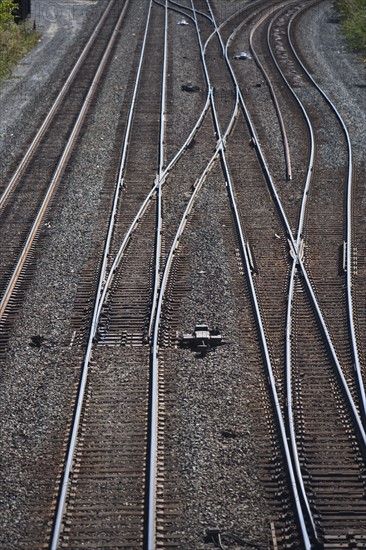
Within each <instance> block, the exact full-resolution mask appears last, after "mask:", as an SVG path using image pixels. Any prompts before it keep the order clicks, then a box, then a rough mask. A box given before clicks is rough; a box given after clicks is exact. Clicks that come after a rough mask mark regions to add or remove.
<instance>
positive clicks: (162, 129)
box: [149, 0, 168, 338]
mask: <svg viewBox="0 0 366 550" xmlns="http://www.w3.org/2000/svg"><path fill="white" fill-rule="evenodd" d="M163 7H164V51H163V67H162V77H161V78H162V84H161V103H160V135H159V164H158V175H157V188H156V195H157V197H156V199H157V211H156V218H157V224H156V238H155V262H154V283H153V284H154V287H153V296H152V307H151V312H150V323H149V338H150V336H151V332H152V327H153V324H154V319H155V310H156V300H157V295H158V292H159V283H160V260H161V233H162V223H163V222H162V217H161V200H162V196H161V179H162V176H163V174H164V160H165V139H166V137H165V126H166V85H167V74H168V0H165V4H164V5H163Z"/></svg>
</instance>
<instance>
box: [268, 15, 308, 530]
mask: <svg viewBox="0 0 366 550" xmlns="http://www.w3.org/2000/svg"><path fill="white" fill-rule="evenodd" d="M281 13H282V12H281ZM281 13H280V14H278V13H277V14H276V16H275V17H273V19H272V21H271V22H270V24H269V26H268V29H267V46H268V49H269V52H270V55H271V57H272V59H273V62H274V64H275V66H276V69H277V71H278V72H279V74H280V76H281V78H282V80H283V81H284V83H285V85H286V86H287V88H288V89H289V91H290V93H291V94H292V95H293V97H294V99H295V101H296V102H297V104H298V105H299V108H300V110H301V112H302V115H303V117H304V119H305V121H306V125H307V127H308V131H309V145H310V155H309V161H308V168H307V174H306V179H305V185H304V190H303V194H302V201H301V207H300V213H299V220H298V226H297V238H296V249H297V250H298V251H299V253H300V255H301V242H302V230H303V225H304V219H305V211H306V204H307V199H308V192H309V188H310V183H311V180H312V177H313V170H314V160H315V137H314V131H313V127H312V125H311V121H310V119H309V116H308V114H307V112H306V110H305V108H304V106H303V104H302V102H301V101H300V99H299V97H298V96H297V94H296V93H295V92H294V90H293V89H292V88H291V86H290V84H289V82H288V81H287V79H286V77H285V75H284V73H283V71H282V70H281V68H280V66H279V64H278V63H277V60H276V58H275V55H274V52H273V49H272V46H271V43H270V33H271V30H272V27H273V23H274V21H275V20H276V19H277V18H278V17H279V15H281ZM297 265H298V255H297V254H295V253H294V254H293V263H292V268H291V274H290V280H289V287H288V293H287V311H286V329H285V357H286V363H285V387H286V405H287V418H286V420H287V430H288V432H289V439H290V442H291V450H292V456H293V462H294V467H295V471H296V475H297V481H298V485H299V490H300V493H301V497H302V502H303V504H304V507H305V511H306V515H307V518H308V521H309V524H310V528H311V532H312V539H313V540H315V541H319V534H318V530H317V527H316V522H315V519H314V515H313V513H312V510H311V507H310V503H309V499H308V496H307V493H306V489H305V484H304V480H303V475H302V471H301V464H300V458H299V453H298V448H297V442H296V430H295V421H294V412H293V406H292V403H293V399H292V383H291V380H292V304H293V299H294V284H295V276H296V267H297Z"/></svg>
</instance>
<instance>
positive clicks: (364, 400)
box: [287, 8, 366, 427]
mask: <svg viewBox="0 0 366 550" xmlns="http://www.w3.org/2000/svg"><path fill="white" fill-rule="evenodd" d="M303 9H304V8H303ZM298 15H299V13H295V14H294V15H293V16H292V17H291V19H290V22H289V26H288V29H287V36H288V41H289V44H290V47H291V49H292V52H293V54H294V56H295V57H296V59H297V61H298V63H299V65H300V66H301V68H302V69H303V71H304V72H305V73H306V75H307V77H308V78H309V79H310V81H311V82H312V83H313V85H314V86H315V87H316V89H317V90H318V91H319V93H320V94H321V95H322V97H323V98H324V99H325V101H326V102H327V103H328V105H329V106H330V107H331V109H332V110H333V112H334V113H335V115H336V117H337V119H338V121H339V123H340V125H341V127H342V130H343V133H344V135H345V138H346V141H347V154H348V174H347V216H346V218H347V219H346V225H347V227H346V234H347V237H346V238H347V240H346V245H347V246H346V286H347V306H348V325H349V329H350V333H351V342H352V352H353V359H354V368H355V371H356V380H357V385H358V393H359V397H360V409H361V418H362V422H363V425H364V427H365V426H366V394H365V386H364V383H363V378H362V371H361V364H360V358H359V354H358V345H357V336H356V330H355V324H354V310H353V297H352V188H353V170H352V167H353V161H352V144H351V137H350V135H349V132H348V129H347V126H346V124H345V122H344V120H343V117H342V116H341V114H340V112H339V111H338V109H337V108H336V106H335V105H334V103H333V102H332V101H331V99H330V98H329V97H328V95H327V94H326V93H325V92H324V91H323V89H322V88H321V87H320V86H319V85H318V83H317V82H316V81H315V79H314V78H313V77H312V76H311V74H310V73H309V71H308V70H307V68H306V67H305V65H304V64H303V63H302V61H301V59H300V57H299V56H298V54H297V52H296V50H295V48H294V46H293V43H292V39H291V28H292V24H293V21H294V20H295V18H296V17H297V16H298Z"/></svg>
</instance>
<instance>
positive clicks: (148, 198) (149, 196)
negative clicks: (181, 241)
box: [94, 90, 211, 333]
mask: <svg viewBox="0 0 366 550" xmlns="http://www.w3.org/2000/svg"><path fill="white" fill-rule="evenodd" d="M210 95H211V90H209V92H208V94H207V98H206V103H205V106H204V107H203V109H202V112H201V114H200V116H199V118H198V119H197V122H196V124H195V125H194V127H193V128H192V130H191V132H190V134H189V136H188V137H187V139H186V141H185V142H184V143H183V145H182V147H181V148H180V149H179V151H177V153H176V155H175V156H174V157H173V159H172V160H171V161H170V162H169V164H168V165H167V167H166V168H165V170H164V173H163V175H162V178H161V186H163V185H164V184H165V183H166V180H167V177H168V175H169V172H170V171H171V170H172V169H173V168H174V166H175V164H176V163H177V162H178V161H179V159H180V158H181V156H182V155H183V153H184V151H185V150H186V148H187V146H188V145H189V144H190V143H191V141H192V139H193V138H194V136H195V134H196V132H197V131H198V129H199V128H200V126H201V124H202V122H203V119H204V118H205V116H206V114H207V111H208V109H209V106H210ZM157 187H158V181H157V179H155V182H154V185H153V187H152V188H151V190H150V192H149V193H148V194H147V196H146V198H145V200H144V201H143V203H142V204H141V206H140V209H139V211H138V212H137V214H136V216H135V218H134V220H133V221H132V223H131V225H130V227H129V229H128V231H127V233H126V235H125V237H124V239H123V241H122V243H121V245H120V247H119V249H118V252H117V254H116V256H115V258H114V260H113V263H112V266H111V268H110V270H109V273H108V276H107V278H106V281H105V284H104V287H103V291H102V292H101V295H100V299H99V302H98V310H97V316H96V320H95V327H94V333H95V331H96V329H97V325H98V323H99V319H100V315H101V313H102V309H103V306H104V304H105V302H106V299H107V296H108V292H109V290H110V287H111V284H112V280H113V278H114V275H115V273H116V270H117V268H118V265H119V264H120V262H121V260H122V258H123V255H124V252H125V250H126V248H127V245H128V243H129V242H130V239H131V237H132V235H133V233H134V232H135V231H136V229H137V227H138V224H139V222H140V220H141V218H142V216H143V215H144V213H145V212H146V210H147V208H148V206H149V203H150V201H151V200H152V197H153V196H154V194H155V193H156V190H157Z"/></svg>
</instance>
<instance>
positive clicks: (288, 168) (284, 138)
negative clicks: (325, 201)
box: [249, 0, 297, 181]
mask: <svg viewBox="0 0 366 550" xmlns="http://www.w3.org/2000/svg"><path fill="white" fill-rule="evenodd" d="M295 1H297V0H295ZM284 5H285V4H281V5H279V6H276V8H278V9H281V7H283V6H284ZM271 15H273V10H272V11H271V13H269V14H268V13H267V14H265V15H264V16H263V17H262V18H261V19H259V21H257V22H256V24H255V25H254V27H253V28H252V29H251V32H250V35H249V47H250V51H251V52H252V55H253V58H254V60H255V62H256V63H257V65H258V67H259V69H260V71H261V72H262V74H263V76H264V79H265V81H266V82H267V86H268V88H269V91H270V94H271V97H272V101H273V103H274V106H275V110H276V114H277V119H278V122H279V125H280V129H281V134H282V141H283V146H284V152H285V162H286V179H287V180H290V181H291V180H292V167H291V154H290V147H289V144H288V139H287V132H286V127H285V123H284V120H283V117H282V113H281V109H280V106H279V103H278V99H277V94H276V92H275V89H274V87H273V85H272V82H271V79H270V78H269V76H268V74H267V72H266V70H265V68H264V67H263V64H262V63H261V62H260V60H259V58H258V55H257V53H256V51H255V48H254V44H253V37H254V33H255V32H256V31H257V29H258V28H259V27H260V26H261V24H262V23H263V22H264V21H265V20H266V19H268V17H270V16H271Z"/></svg>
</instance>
